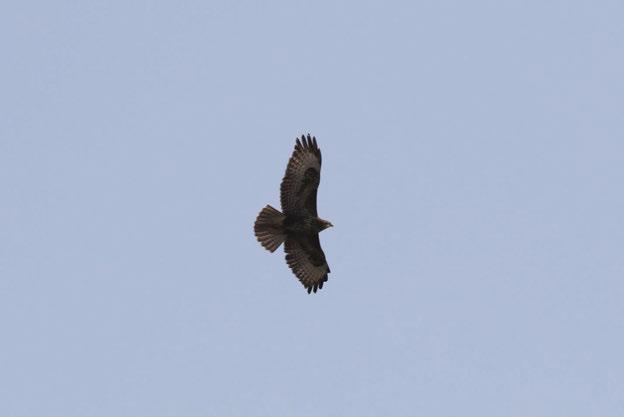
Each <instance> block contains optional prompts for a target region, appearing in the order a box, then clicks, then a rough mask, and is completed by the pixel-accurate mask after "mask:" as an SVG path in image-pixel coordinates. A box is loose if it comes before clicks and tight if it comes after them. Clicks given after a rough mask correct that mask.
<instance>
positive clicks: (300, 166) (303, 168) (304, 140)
mask: <svg viewBox="0 0 624 417" xmlns="http://www.w3.org/2000/svg"><path fill="white" fill-rule="evenodd" d="M320 179H321V150H320V149H319V147H318V144H317V143H316V138H315V137H314V136H310V135H307V136H301V139H297V143H296V144H295V150H294V151H293V154H292V156H291V157H290V160H289V161H288V166H287V167H286V174H284V179H283V180H282V184H281V187H280V201H281V203H282V212H280V211H278V210H277V209H275V208H273V207H271V206H266V207H265V208H263V209H262V210H261V211H260V214H258V217H257V218H256V222H255V224H254V232H255V235H256V238H257V239H258V241H259V242H260V243H261V244H262V246H264V248H266V249H267V250H269V251H271V252H275V250H276V249H277V248H278V247H279V246H280V245H281V244H282V242H284V251H285V252H286V263H287V264H288V266H289V267H290V269H292V271H293V273H294V274H295V275H296V276H297V278H299V281H301V283H302V284H303V286H304V287H305V288H306V289H307V290H308V293H310V292H312V291H314V292H316V291H317V290H318V289H320V288H323V283H324V282H325V281H327V274H328V273H329V272H330V270H329V266H328V265H327V261H326V260H325V254H324V253H323V249H321V242H320V241H319V236H318V234H319V232H321V231H322V230H325V229H327V228H328V227H331V226H332V224H331V223H330V222H328V221H326V220H323V219H321V218H319V217H318V214H317V211H316V194H317V190H318V186H319V182H320Z"/></svg>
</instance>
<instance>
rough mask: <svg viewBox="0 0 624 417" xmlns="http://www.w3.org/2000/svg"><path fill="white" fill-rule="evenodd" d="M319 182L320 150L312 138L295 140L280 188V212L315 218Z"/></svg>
mask: <svg viewBox="0 0 624 417" xmlns="http://www.w3.org/2000/svg"><path fill="white" fill-rule="evenodd" d="M320 180H321V150H320V149H319V147H318V145H317V143H316V138H315V137H314V136H312V137H311V136H310V135H308V136H303V135H302V136H301V140H299V139H297V143H296V144H295V150H294V151H293V154H292V156H291V157H290V160H289V161H288V166H287V167H286V174H284V179H283V180H282V185H281V187H280V191H281V192H280V200H281V203H282V211H283V212H284V213H285V214H296V213H302V212H307V214H309V215H311V216H315V217H316V216H317V212H316V191H317V190H318V186H319V182H320Z"/></svg>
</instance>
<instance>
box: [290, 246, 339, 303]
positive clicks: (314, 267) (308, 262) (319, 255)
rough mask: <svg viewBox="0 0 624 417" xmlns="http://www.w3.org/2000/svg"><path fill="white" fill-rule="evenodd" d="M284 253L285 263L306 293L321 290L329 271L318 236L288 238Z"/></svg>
mask: <svg viewBox="0 0 624 417" xmlns="http://www.w3.org/2000/svg"><path fill="white" fill-rule="evenodd" d="M284 251H285V252H286V263H287V264H288V266H289V267H290V269H292V271H293V273H294V274H295V275H296V276H297V278H299V281H301V283H302V284H303V286H304V287H306V289H307V290H308V293H310V292H311V291H314V292H316V290H317V289H320V288H323V283H324V282H325V281H327V274H328V273H329V272H331V271H330V270H329V265H327V261H326V260H325V254H324V253H323V249H321V242H320V241H319V237H318V234H313V235H293V236H288V237H287V238H286V242H285V245H284Z"/></svg>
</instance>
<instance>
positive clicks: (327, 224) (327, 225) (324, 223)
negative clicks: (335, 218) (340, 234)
mask: <svg viewBox="0 0 624 417" xmlns="http://www.w3.org/2000/svg"><path fill="white" fill-rule="evenodd" d="M318 222H319V225H320V226H321V230H325V229H328V228H330V227H334V225H333V224H331V222H328V221H327V220H323V219H321V218H319V219H318Z"/></svg>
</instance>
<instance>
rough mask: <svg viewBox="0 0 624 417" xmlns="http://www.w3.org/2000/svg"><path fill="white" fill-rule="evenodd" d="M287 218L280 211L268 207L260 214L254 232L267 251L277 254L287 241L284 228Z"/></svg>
mask: <svg viewBox="0 0 624 417" xmlns="http://www.w3.org/2000/svg"><path fill="white" fill-rule="evenodd" d="M285 217H286V216H284V215H283V214H282V213H280V211H279V210H277V209H275V208H273V207H271V206H266V207H265V208H263V209H262V210H261V211H260V214H258V218H257V219H256V223H255V224H254V232H255V235H256V238H257V239H258V242H260V244H262V246H264V248H265V249H267V250H269V251H271V252H275V250H276V249H277V248H279V246H280V245H281V244H282V242H284V240H285V239H286V234H285V233H284V227H283V223H284V218H285Z"/></svg>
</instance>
